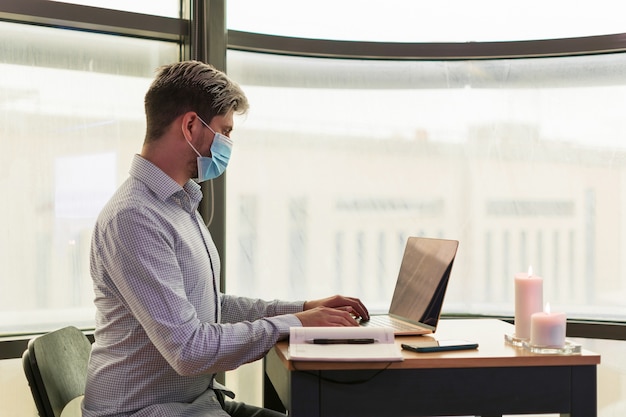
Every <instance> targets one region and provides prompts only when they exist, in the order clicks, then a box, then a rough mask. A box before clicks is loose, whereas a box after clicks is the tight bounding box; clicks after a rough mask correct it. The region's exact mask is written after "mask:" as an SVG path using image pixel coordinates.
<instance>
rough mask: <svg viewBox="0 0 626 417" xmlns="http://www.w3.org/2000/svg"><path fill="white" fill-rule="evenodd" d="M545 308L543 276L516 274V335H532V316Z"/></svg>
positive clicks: (526, 337) (521, 336)
mask: <svg viewBox="0 0 626 417" xmlns="http://www.w3.org/2000/svg"><path fill="white" fill-rule="evenodd" d="M542 310H543V278H541V277H538V276H536V275H533V269H532V268H531V267H529V268H528V273H523V272H521V273H518V274H515V337H517V338H518V339H528V338H529V337H530V316H531V315H533V314H534V313H537V312H540V311H542Z"/></svg>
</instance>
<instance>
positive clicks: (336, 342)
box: [307, 338, 376, 345]
mask: <svg viewBox="0 0 626 417" xmlns="http://www.w3.org/2000/svg"><path fill="white" fill-rule="evenodd" d="M374 342H376V339H371V338H360V339H311V340H307V343H313V344H316V345H367V344H370V343H374Z"/></svg>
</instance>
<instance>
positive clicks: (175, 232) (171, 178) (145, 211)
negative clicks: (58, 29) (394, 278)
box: [83, 61, 369, 417]
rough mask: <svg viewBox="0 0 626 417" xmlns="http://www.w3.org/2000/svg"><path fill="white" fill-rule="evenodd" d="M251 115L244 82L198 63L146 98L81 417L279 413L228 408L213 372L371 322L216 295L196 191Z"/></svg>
mask: <svg viewBox="0 0 626 417" xmlns="http://www.w3.org/2000/svg"><path fill="white" fill-rule="evenodd" d="M247 109H248V102H247V99H246V97H245V95H244V93H243V92H242V91H241V89H240V87H239V86H238V85H237V84H235V83H234V82H232V81H231V80H230V79H229V78H228V77H227V76H226V75H225V74H223V73H222V72H220V71H217V70H216V69H215V68H213V67H211V66H209V65H206V64H203V63H200V62H196V61H188V62H181V63H176V64H173V65H168V66H165V67H163V68H161V69H160V71H159V72H158V74H157V76H156V78H155V80H154V82H153V83H152V85H151V86H150V88H149V90H148V92H147V93H146V97H145V110H146V120H147V131H146V137H145V140H144V144H143V147H142V150H141V154H140V155H135V157H134V159H133V161H132V166H131V168H130V177H129V178H128V179H127V180H126V182H125V183H124V184H122V186H121V187H120V188H119V189H118V191H117V192H116V193H115V195H114V196H113V197H112V198H111V200H110V201H109V202H108V203H107V205H106V206H105V207H104V209H103V210H102V213H101V214H100V216H99V218H98V220H97V224H96V226H95V229H94V234H93V239H92V248H91V275H92V278H93V285H94V291H95V305H96V307H97V313H96V332H95V343H94V345H93V348H92V352H91V358H90V360H89V368H88V375H87V385H86V389H85V398H84V401H83V415H84V416H86V417H95V416H97V417H101V416H134V417H140V416H141V417H143V416H164V417H172V416H228V415H233V416H235V415H236V416H249V415H255V416H269V415H275V414H276V413H274V412H273V411H270V410H264V409H260V408H256V407H251V406H247V405H245V404H241V403H236V402H234V401H224V397H223V392H225V391H224V390H223V387H221V386H220V385H219V384H218V383H217V382H216V381H214V375H215V373H217V372H222V371H228V370H231V369H235V368H237V367H238V366H240V365H242V364H244V363H247V362H251V361H254V360H257V359H259V358H261V357H263V356H264V355H265V353H266V352H267V351H268V350H269V349H271V348H272V346H273V345H274V344H275V343H276V341H278V340H280V339H281V338H284V337H286V336H287V335H288V334H289V328H290V327H292V326H356V325H357V322H356V320H355V318H354V317H361V318H364V319H367V318H368V317H369V316H368V312H367V309H366V308H365V307H364V306H363V304H362V303H361V302H360V301H359V300H358V299H356V298H349V297H343V296H333V297H329V298H326V299H321V300H314V301H307V302H284V301H271V302H267V301H261V300H255V299H250V298H244V297H236V296H232V295H225V294H222V293H220V290H219V276H220V259H219V256H218V253H217V249H216V247H215V245H214V243H213V241H212V239H211V235H210V234H209V231H208V229H207V228H206V227H205V225H204V223H203V221H202V219H201V217H200V215H199V214H198V212H197V207H198V204H199V202H200V199H201V197H202V194H201V191H200V186H199V185H198V184H197V182H200V181H204V180H209V179H212V178H215V177H217V176H219V175H220V174H221V173H223V171H224V170H225V168H226V166H227V164H228V159H229V157H230V149H231V147H232V141H231V140H230V138H229V135H230V132H231V131H232V129H233V115H234V114H235V113H237V114H240V113H245V112H246V111H247ZM192 178H194V179H196V180H195V181H193V180H191V179H192Z"/></svg>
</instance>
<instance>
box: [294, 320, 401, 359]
mask: <svg viewBox="0 0 626 417" xmlns="http://www.w3.org/2000/svg"><path fill="white" fill-rule="evenodd" d="M289 357H290V359H293V360H300V361H333V362H347V361H352V362H369V361H384V362H395V361H401V360H402V352H401V351H400V348H399V347H398V346H397V345H396V344H395V338H394V334H393V329H390V328H382V327H379V328H374V327H373V328H364V327H292V328H291V329H290V338H289Z"/></svg>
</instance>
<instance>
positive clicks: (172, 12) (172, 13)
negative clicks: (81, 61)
mask: <svg viewBox="0 0 626 417" xmlns="http://www.w3.org/2000/svg"><path fill="white" fill-rule="evenodd" d="M49 1H58V2H62V3H72V4H80V5H83V6H93V7H102V8H104V9H113V10H123V11H126V12H135V13H142V14H151V15H155V16H164V17H179V16H180V1H179V0H143V1H141V0H133V1H128V0H49Z"/></svg>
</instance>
